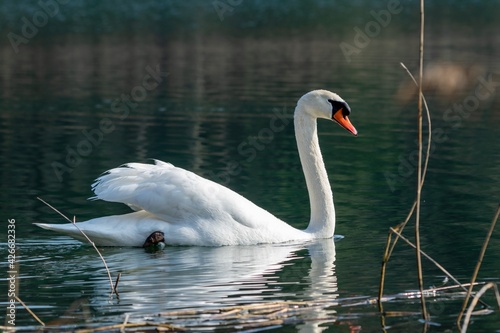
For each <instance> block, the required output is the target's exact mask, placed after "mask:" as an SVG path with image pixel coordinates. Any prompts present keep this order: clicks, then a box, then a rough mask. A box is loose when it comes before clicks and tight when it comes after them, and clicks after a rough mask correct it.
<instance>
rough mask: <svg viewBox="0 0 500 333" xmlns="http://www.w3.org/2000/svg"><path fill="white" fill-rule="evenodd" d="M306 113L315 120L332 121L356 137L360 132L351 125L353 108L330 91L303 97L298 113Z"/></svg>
mask: <svg viewBox="0 0 500 333" xmlns="http://www.w3.org/2000/svg"><path fill="white" fill-rule="evenodd" d="M299 110H300V111H301V112H305V113H307V114H309V115H310V116H312V117H314V118H324V119H330V120H333V121H335V122H337V123H338V124H339V125H340V126H342V127H343V128H345V129H346V130H348V131H349V132H351V133H352V134H354V135H358V131H357V130H356V128H354V126H353V125H352V124H351V121H350V120H349V115H350V114H351V108H350V107H349V104H347V103H346V101H344V100H343V99H342V98H341V97H340V96H339V95H337V94H335V93H332V92H331V91H328V90H313V91H310V92H308V93H307V94H305V95H304V96H302V97H301V98H300V99H299V101H298V103H297V111H299Z"/></svg>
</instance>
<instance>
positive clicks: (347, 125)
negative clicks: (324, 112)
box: [333, 109, 358, 136]
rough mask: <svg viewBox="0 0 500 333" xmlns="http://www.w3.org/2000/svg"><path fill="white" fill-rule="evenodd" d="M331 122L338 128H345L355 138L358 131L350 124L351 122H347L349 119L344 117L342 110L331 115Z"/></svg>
mask: <svg viewBox="0 0 500 333" xmlns="http://www.w3.org/2000/svg"><path fill="white" fill-rule="evenodd" d="M333 120H335V121H336V122H337V123H338V124H339V125H340V126H342V127H343V128H345V129H346V130H348V131H349V132H351V133H352V134H354V135H356V136H357V135H358V131H357V130H356V128H354V126H353V125H352V124H351V122H350V121H349V118H348V117H347V116H344V114H343V112H342V109H340V110H338V111H337V112H335V114H334V115H333Z"/></svg>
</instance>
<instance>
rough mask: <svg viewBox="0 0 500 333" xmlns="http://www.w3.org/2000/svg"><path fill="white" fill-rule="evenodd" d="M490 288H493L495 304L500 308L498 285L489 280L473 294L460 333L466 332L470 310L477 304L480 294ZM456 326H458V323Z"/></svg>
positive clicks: (470, 314)
mask: <svg viewBox="0 0 500 333" xmlns="http://www.w3.org/2000/svg"><path fill="white" fill-rule="evenodd" d="M472 286H473V285H472V284H471V287H472ZM490 288H493V290H494V292H495V297H496V300H497V305H498V307H499V308H500V293H499V292H498V287H497V285H496V283H493V282H489V283H487V284H485V285H484V286H483V287H482V288H481V289H479V291H478V292H477V294H476V295H474V298H473V299H472V301H471V302H470V305H469V308H468V309H467V313H466V314H465V318H464V325H463V326H462V328H461V329H460V332H461V333H465V332H467V327H468V326H469V321H470V317H471V316H472V311H473V310H474V307H475V306H476V305H477V302H478V301H479V299H480V298H481V296H483V294H484V293H485V292H486V290H488V289H490ZM460 314H462V313H460ZM457 324H458V323H457ZM458 327H459V328H460V325H458Z"/></svg>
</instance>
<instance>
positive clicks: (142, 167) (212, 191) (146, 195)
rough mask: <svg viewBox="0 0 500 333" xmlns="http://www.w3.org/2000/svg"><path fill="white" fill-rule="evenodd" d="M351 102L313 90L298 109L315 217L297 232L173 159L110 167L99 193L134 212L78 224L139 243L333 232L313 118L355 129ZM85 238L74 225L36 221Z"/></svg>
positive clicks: (217, 242) (270, 239)
mask: <svg viewBox="0 0 500 333" xmlns="http://www.w3.org/2000/svg"><path fill="white" fill-rule="evenodd" d="M350 112H351V110H350V108H349V105H348V104H347V103H346V102H345V101H344V100H343V99H342V98H340V96H338V95H337V94H334V93H332V92H330V91H327V90H314V91H311V92H309V93H307V94H305V95H304V96H302V97H301V98H300V99H299V101H298V103H297V107H296V108H295V114H294V123H295V137H296V139H297V146H298V150H299V155H300V161H301V163H302V168H303V170H304V175H305V178H306V184H307V189H308V191H309V201H310V205H311V219H310V221H309V226H308V227H307V229H305V230H298V229H295V228H293V227H292V226H290V225H288V224H287V223H285V222H283V221H282V220H280V219H278V218H277V217H275V216H274V215H272V214H271V213H269V212H267V211H266V210H264V209H262V208H260V207H258V206H257V205H255V204H253V203H252V202H250V201H249V200H247V199H245V198H244V197H242V196H240V195H239V194H237V193H235V192H233V191H231V190H230V189H228V188H227V187H224V186H222V185H219V184H217V183H214V182H212V181H210V180H208V179H205V178H202V177H200V176H198V175H196V174H194V173H192V172H190V171H187V170H184V169H181V168H177V167H175V166H173V165H172V164H169V163H165V162H161V161H155V164H140V163H128V164H125V165H123V166H121V167H118V168H115V169H111V170H109V171H107V172H106V173H105V174H103V175H102V176H101V177H99V178H97V180H96V181H95V183H94V184H93V185H92V189H93V190H94V193H95V194H96V196H95V197H94V198H95V199H102V200H106V201H111V202H122V203H125V204H127V205H128V206H130V207H131V208H132V209H134V210H136V212H133V213H130V214H124V215H115V216H106V217H100V218H96V219H92V220H89V221H86V222H79V223H77V224H78V226H79V228H80V229H82V230H83V231H84V232H85V233H86V234H87V236H89V237H90V238H91V239H92V240H93V241H94V242H95V244H96V245H101V246H142V245H143V244H144V241H145V240H146V238H147V237H148V236H149V235H150V234H152V233H154V232H156V231H160V232H161V233H163V236H164V240H165V243H166V244H169V245H201V246H221V245H252V244H259V243H281V242H287V241H296V240H310V239H316V238H330V237H332V236H333V233H334V230H335V208H334V205H333V195H332V190H331V188H330V183H329V181H328V175H327V173H326V169H325V166H324V163H323V158H322V156H321V151H320V148H319V142H318V134H317V127H316V119H317V118H324V119H331V120H334V121H336V122H337V123H338V124H339V125H341V126H342V127H344V128H345V129H347V130H348V131H349V132H351V133H352V134H354V135H357V131H356V129H355V128H354V126H353V125H352V124H351V122H350V121H349V118H348V115H349V114H350ZM36 225H38V226H39V227H42V228H44V229H49V230H54V231H57V232H61V233H64V234H67V235H70V236H72V237H74V238H76V239H79V240H83V241H84V238H83V236H82V235H81V233H80V232H79V231H78V230H77V228H75V226H74V225H72V224H71V223H67V224H45V223H36Z"/></svg>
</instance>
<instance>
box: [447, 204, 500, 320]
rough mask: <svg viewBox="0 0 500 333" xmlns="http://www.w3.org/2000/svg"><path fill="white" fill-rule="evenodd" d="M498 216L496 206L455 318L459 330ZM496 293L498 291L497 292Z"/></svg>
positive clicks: (499, 208) (499, 206)
mask: <svg viewBox="0 0 500 333" xmlns="http://www.w3.org/2000/svg"><path fill="white" fill-rule="evenodd" d="M499 216H500V204H499V205H498V207H497V211H496V213H495V216H494V217H493V220H492V221H491V225H490V229H489V230H488V234H487V235H486V239H485V240H484V243H483V247H482V248H481V253H480V254H479V259H478V260H477V263H476V268H475V269H474V273H473V274H472V278H471V285H470V287H469V290H468V291H467V295H466V296H465V299H464V303H463V305H462V310H460V314H459V315H458V318H457V326H458V327H459V328H460V321H461V320H462V316H463V314H464V311H465V309H466V307H467V303H468V302H469V297H470V295H471V293H472V288H473V284H474V282H475V281H476V278H477V275H478V273H479V269H480V268H481V264H482V262H483V258H484V254H485V253H486V248H487V247H488V243H489V241H490V238H491V235H492V234H493V230H494V229H495V225H496V223H497V220H498V217H499ZM497 293H498V290H497ZM476 296H477V295H476ZM476 303H477V302H476ZM471 305H472V303H471ZM499 307H500V304H499ZM469 308H470V307H469ZM464 324H465V323H464Z"/></svg>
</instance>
